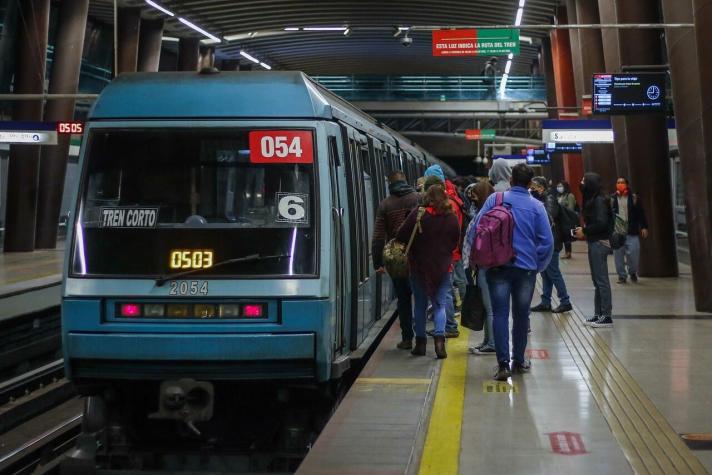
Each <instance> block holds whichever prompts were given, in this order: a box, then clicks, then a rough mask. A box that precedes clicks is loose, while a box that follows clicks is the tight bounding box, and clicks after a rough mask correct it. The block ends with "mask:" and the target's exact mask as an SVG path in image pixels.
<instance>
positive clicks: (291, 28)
mask: <svg viewBox="0 0 712 475" xmlns="http://www.w3.org/2000/svg"><path fill="white" fill-rule="evenodd" d="M284 31H299V28H296V27H294V26H290V27H287V28H285V29H284Z"/></svg>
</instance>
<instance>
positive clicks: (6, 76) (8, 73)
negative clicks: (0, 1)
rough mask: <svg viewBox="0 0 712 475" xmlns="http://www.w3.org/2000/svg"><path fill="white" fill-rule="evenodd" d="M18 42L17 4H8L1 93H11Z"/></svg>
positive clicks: (0, 55) (0, 52)
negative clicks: (16, 44)
mask: <svg viewBox="0 0 712 475" xmlns="http://www.w3.org/2000/svg"><path fill="white" fill-rule="evenodd" d="M16 40H17V2H7V3H6V5H5V15H4V16H3V19H2V32H1V33H0V93H3V94H7V93H9V92H10V84H11V82H12V73H13V71H14V70H15V54H14V52H15V41H16Z"/></svg>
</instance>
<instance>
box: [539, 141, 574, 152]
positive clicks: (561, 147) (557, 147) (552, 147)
mask: <svg viewBox="0 0 712 475" xmlns="http://www.w3.org/2000/svg"><path fill="white" fill-rule="evenodd" d="M544 149H545V150H546V152H547V153H549V154H552V153H581V151H582V150H583V146H582V145H581V144H580V143H562V142H547V143H546V145H545V148H544Z"/></svg>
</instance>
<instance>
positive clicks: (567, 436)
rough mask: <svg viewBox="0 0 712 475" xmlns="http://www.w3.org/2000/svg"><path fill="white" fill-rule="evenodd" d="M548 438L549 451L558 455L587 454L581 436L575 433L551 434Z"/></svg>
mask: <svg viewBox="0 0 712 475" xmlns="http://www.w3.org/2000/svg"><path fill="white" fill-rule="evenodd" d="M546 435H548V436H549V443H550V444H551V451H552V452H554V453H555V454H559V455H582V454H587V453H588V452H587V451H586V446H585V445H583V438H582V437H581V434H578V433H576V432H552V433H550V434H546Z"/></svg>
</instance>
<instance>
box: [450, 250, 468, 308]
mask: <svg viewBox="0 0 712 475" xmlns="http://www.w3.org/2000/svg"><path fill="white" fill-rule="evenodd" d="M452 285H453V287H456V288H457V291H458V292H459V294H460V300H462V299H464V298H465V292H467V277H466V276H465V267H464V266H463V265H462V260H459V261H457V262H456V263H455V265H454V266H453V269H452Z"/></svg>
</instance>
